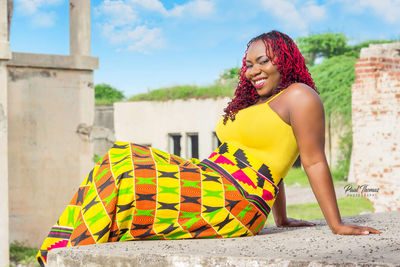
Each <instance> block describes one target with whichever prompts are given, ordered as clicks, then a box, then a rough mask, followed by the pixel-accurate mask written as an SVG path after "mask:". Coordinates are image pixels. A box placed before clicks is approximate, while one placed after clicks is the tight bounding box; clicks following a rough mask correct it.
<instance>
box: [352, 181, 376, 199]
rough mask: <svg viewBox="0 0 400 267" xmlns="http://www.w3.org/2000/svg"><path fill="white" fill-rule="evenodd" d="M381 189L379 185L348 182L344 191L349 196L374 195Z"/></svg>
mask: <svg viewBox="0 0 400 267" xmlns="http://www.w3.org/2000/svg"><path fill="white" fill-rule="evenodd" d="M378 191H379V188H378V187H373V186H370V185H368V184H363V185H352V184H347V185H345V186H344V193H345V194H346V196H349V197H372V196H375V195H376V194H377V193H378Z"/></svg>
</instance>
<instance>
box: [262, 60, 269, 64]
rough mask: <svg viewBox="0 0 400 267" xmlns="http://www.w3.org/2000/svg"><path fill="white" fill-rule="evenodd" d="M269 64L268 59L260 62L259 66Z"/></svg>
mask: <svg viewBox="0 0 400 267" xmlns="http://www.w3.org/2000/svg"><path fill="white" fill-rule="evenodd" d="M268 62H269V60H268V59H266V60H263V61H261V64H267V63H268Z"/></svg>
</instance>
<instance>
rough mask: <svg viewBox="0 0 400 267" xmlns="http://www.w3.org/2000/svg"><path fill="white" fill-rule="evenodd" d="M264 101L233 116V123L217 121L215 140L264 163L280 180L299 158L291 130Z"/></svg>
mask: <svg viewBox="0 0 400 267" xmlns="http://www.w3.org/2000/svg"><path fill="white" fill-rule="evenodd" d="M282 92H283V91H281V92H279V93H278V94H276V95H275V96H273V97H272V98H271V99H269V100H268V101H267V102H265V103H262V104H257V105H253V106H250V107H247V108H244V109H242V110H239V112H238V113H237V114H236V118H235V120H234V121H231V120H228V121H227V123H226V125H224V124H223V117H222V118H221V119H220V120H219V122H218V124H217V128H216V133H217V136H218V138H219V140H220V141H221V142H222V143H223V142H227V143H230V144H232V145H235V146H236V147H238V148H241V149H243V150H245V151H246V152H248V153H250V154H252V155H253V156H255V157H256V158H258V159H259V160H261V161H262V162H263V163H265V164H266V165H267V166H269V168H271V169H272V170H273V172H274V173H275V174H276V175H277V176H278V177H279V178H284V177H285V176H286V174H287V172H288V171H289V169H290V168H291V167H292V165H293V163H294V162H295V161H296V158H297V157H298V155H299V150H298V146H297V142H296V139H295V137H294V134H293V130H292V127H291V126H290V125H289V124H287V123H286V122H284V121H283V120H282V119H281V117H279V115H278V114H277V113H275V111H274V110H272V109H271V107H270V106H269V105H268V103H269V102H270V101H271V100H273V99H274V98H275V97H277V96H278V95H280V94H281V93H282Z"/></svg>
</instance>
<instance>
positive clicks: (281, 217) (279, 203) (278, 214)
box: [272, 181, 315, 227]
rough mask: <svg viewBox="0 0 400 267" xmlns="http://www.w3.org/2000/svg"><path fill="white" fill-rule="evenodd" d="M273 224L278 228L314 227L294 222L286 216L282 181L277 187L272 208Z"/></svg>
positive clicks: (302, 222) (306, 223)
mask: <svg viewBox="0 0 400 267" xmlns="http://www.w3.org/2000/svg"><path fill="white" fill-rule="evenodd" d="M272 214H273V215H274V220H275V224H276V226H278V227H297V226H314V225H315V223H312V222H308V221H303V220H296V219H293V218H289V217H287V216H286V193H285V184H284V183H283V181H282V182H281V183H280V185H279V192H278V195H277V197H276V199H275V202H274V205H273V206H272Z"/></svg>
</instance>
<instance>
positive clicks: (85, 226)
mask: <svg viewBox="0 0 400 267" xmlns="http://www.w3.org/2000/svg"><path fill="white" fill-rule="evenodd" d="M324 125H325V122H324V110H323V106H322V102H321V99H320V98H319V96H318V93H317V92H316V90H315V86H314V82H313V81H312V79H311V76H310V74H309V72H308V70H307V68H306V66H305V62H304V58H303V56H302V55H301V54H300V52H299V50H298V48H297V47H296V45H295V44H294V42H293V41H292V39H290V37H288V36H287V35H285V34H283V33H280V32H277V31H272V32H269V33H266V34H262V35H260V36H258V37H256V38H254V39H252V40H251V41H250V42H249V44H248V47H247V50H246V55H245V57H244V59H243V66H242V68H241V71H240V80H239V83H238V86H237V89H236V91H235V97H234V98H233V100H232V101H231V102H230V103H229V104H228V107H227V108H226V109H225V115H224V116H223V117H221V118H220V121H219V122H218V125H217V128H216V133H217V135H218V137H219V139H220V140H221V141H222V144H221V145H220V146H219V147H218V148H217V149H216V150H215V151H214V152H212V153H211V154H210V156H209V157H208V158H207V159H204V160H202V161H199V160H197V159H194V158H193V159H190V160H186V159H183V158H181V157H179V156H177V155H174V154H170V153H167V152H164V151H161V150H158V149H156V148H152V147H149V146H144V145H139V144H134V143H126V142H116V143H115V144H114V146H113V147H112V148H111V149H110V150H109V152H108V153H107V154H106V155H104V157H103V158H102V159H101V160H100V161H98V162H97V164H96V166H95V167H94V168H93V170H92V171H91V172H90V173H89V174H88V175H87V177H86V178H85V179H84V181H83V182H82V184H81V186H80V187H79V189H78V191H77V192H76V194H75V196H74V197H73V198H72V200H71V202H70V203H69V205H68V207H67V209H66V210H65V211H64V212H63V213H62V215H61V217H60V218H59V220H58V221H57V223H56V224H55V225H54V226H53V227H52V229H51V231H50V233H49V235H48V238H47V239H46V240H45V241H44V243H43V245H42V247H41V250H40V251H39V253H38V255H37V257H38V260H39V262H41V263H42V265H44V264H45V263H46V261H47V253H48V251H50V250H51V249H54V248H58V247H66V246H78V245H88V244H96V243H104V242H116V241H128V240H140V239H183V238H225V237H240V236H252V235H256V234H258V233H259V232H260V230H261V229H262V227H263V226H264V224H265V222H266V219H267V217H268V215H269V214H270V212H271V211H272V212H273V214H274V219H275V223H276V225H277V226H278V227H290V226H312V225H314V224H313V223H311V222H307V221H301V220H296V219H292V218H288V217H287V216H286V201H285V198H286V197H285V189H284V183H283V180H284V177H285V176H286V174H287V172H288V170H289V169H290V167H291V166H292V165H293V163H294V161H295V159H296V158H297V156H298V155H299V154H300V155H301V160H302V164H303V166H304V169H305V171H306V173H307V176H308V179H309V181H310V184H311V187H312V189H313V192H314V194H315V196H316V198H317V200H318V203H319V205H320V208H321V210H322V213H323V214H324V216H325V218H326V221H327V223H328V225H329V227H330V228H331V230H332V232H333V233H335V234H354V235H361V234H369V233H380V232H379V231H378V230H375V229H373V228H370V227H363V226H357V225H348V224H344V223H342V222H341V218H340V214H339V210H338V206H337V201H336V196H335V191H334V188H333V183H332V177H331V173H330V170H329V167H328V164H327V161H326V158H325V154H324ZM138 130H140V129H138Z"/></svg>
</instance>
